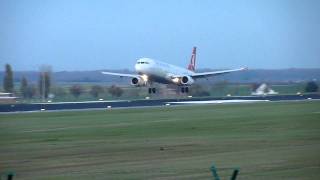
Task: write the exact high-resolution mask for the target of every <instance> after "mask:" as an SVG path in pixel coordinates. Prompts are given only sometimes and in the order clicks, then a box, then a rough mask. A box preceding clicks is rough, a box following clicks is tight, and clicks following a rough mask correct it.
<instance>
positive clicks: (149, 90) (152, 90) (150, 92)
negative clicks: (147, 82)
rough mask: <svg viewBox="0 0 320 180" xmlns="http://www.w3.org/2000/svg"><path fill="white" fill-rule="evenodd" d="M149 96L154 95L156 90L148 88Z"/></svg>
mask: <svg viewBox="0 0 320 180" xmlns="http://www.w3.org/2000/svg"><path fill="white" fill-rule="evenodd" d="M148 92H149V94H155V93H156V92H157V90H156V88H149V89H148Z"/></svg>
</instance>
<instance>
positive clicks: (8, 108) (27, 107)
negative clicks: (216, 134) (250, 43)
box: [0, 94, 320, 113]
mask: <svg viewBox="0 0 320 180" xmlns="http://www.w3.org/2000/svg"><path fill="white" fill-rule="evenodd" d="M297 100H320V94H309V95H273V96H230V97H218V98H217V97H205V98H184V99H148V100H132V101H126V100H122V101H87V102H53V103H33V104H21V103H16V104H0V113H8V112H30V111H59V110H81V109H82V110H83V109H107V108H134V107H152V106H167V105H174V106H178V105H186V104H212V103H219V104H220V103H241V102H256V101H297Z"/></svg>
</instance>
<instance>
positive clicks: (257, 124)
mask: <svg viewBox="0 0 320 180" xmlns="http://www.w3.org/2000/svg"><path fill="white" fill-rule="evenodd" d="M162 148H163V150H161V149H162ZM319 152H320V102H319V101H310V102H308V101H305V102H290V103H279V102H278V103H255V104H234V105H210V106H209V105H208V106H185V107H162V108H147V109H127V110H120V109H118V110H116V109H114V110H105V111H82V112H81V111H77V112H40V113H24V114H7V115H4V114H1V115H0V171H1V172H3V171H8V170H12V171H15V172H16V174H17V176H16V179H213V177H212V176H211V173H210V170H209V168H210V166H211V164H212V163H215V165H216V166H217V167H218V169H219V170H218V173H219V174H220V176H221V177H222V178H223V179H229V177H230V175H231V172H232V169H231V168H232V167H239V168H240V174H239V178H238V179H240V180H241V179H268V180H269V179H288V180H289V179H290V180H292V179H299V180H300V179H319V177H318V176H319V175H318V174H319V172H320V153H319Z"/></svg>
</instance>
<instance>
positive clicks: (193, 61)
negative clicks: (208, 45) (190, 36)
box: [188, 47, 197, 71]
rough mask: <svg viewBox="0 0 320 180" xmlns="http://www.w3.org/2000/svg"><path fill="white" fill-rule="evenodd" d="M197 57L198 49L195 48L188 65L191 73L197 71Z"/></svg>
mask: <svg viewBox="0 0 320 180" xmlns="http://www.w3.org/2000/svg"><path fill="white" fill-rule="evenodd" d="M196 56H197V47H193V49H192V55H191V59H190V64H189V65H188V69H189V70H190V71H195V69H196Z"/></svg>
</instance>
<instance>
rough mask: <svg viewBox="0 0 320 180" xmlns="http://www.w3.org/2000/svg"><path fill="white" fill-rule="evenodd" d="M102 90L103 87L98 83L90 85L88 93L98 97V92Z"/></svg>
mask: <svg viewBox="0 0 320 180" xmlns="http://www.w3.org/2000/svg"><path fill="white" fill-rule="evenodd" d="M103 92H104V89H103V87H102V86H99V85H94V86H92V87H91V90H90V94H91V95H92V96H93V97H95V98H96V97H98V96H99V94H101V93H103Z"/></svg>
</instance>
